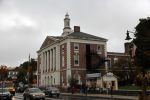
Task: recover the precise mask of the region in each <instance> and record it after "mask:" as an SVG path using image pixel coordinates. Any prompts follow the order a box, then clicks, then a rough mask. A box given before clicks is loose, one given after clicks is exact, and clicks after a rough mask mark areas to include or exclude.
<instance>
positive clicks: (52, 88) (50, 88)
mask: <svg viewBox="0 0 150 100" xmlns="http://www.w3.org/2000/svg"><path fill="white" fill-rule="evenodd" d="M47 89H48V90H58V89H57V88H56V87H48V88H47Z"/></svg>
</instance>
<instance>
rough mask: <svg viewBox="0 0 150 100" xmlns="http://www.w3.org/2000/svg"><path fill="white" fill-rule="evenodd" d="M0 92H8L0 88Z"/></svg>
mask: <svg viewBox="0 0 150 100" xmlns="http://www.w3.org/2000/svg"><path fill="white" fill-rule="evenodd" d="M0 92H8V90H7V89H5V88H3V89H2V88H0Z"/></svg>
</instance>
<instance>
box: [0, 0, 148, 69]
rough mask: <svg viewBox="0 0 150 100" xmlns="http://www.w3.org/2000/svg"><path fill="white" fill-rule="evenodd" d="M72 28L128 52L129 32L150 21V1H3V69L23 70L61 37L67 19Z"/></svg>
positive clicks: (0, 38) (0, 45) (0, 23)
mask: <svg viewBox="0 0 150 100" xmlns="http://www.w3.org/2000/svg"><path fill="white" fill-rule="evenodd" d="M66 12H68V13H69V15H70V19H71V23H70V24H71V28H72V29H73V26H77V25H78V26H80V28H81V31H82V32H85V33H89V34H92V35H96V36H99V37H103V38H106V39H108V42H107V49H108V51H111V52H124V42H126V41H125V40H124V39H125V37H126V31H127V30H130V31H134V28H135V26H136V25H137V24H138V23H139V19H140V18H147V17H150V0H0V65H7V66H9V67H15V66H19V65H20V64H21V63H23V62H24V61H27V60H28V56H29V53H30V56H31V58H36V57H37V53H36V51H38V50H39V48H40V46H41V45H42V43H43V42H44V39H45V38H46V36H60V35H61V34H62V32H63V25H64V22H63V20H64V16H65V14H66Z"/></svg>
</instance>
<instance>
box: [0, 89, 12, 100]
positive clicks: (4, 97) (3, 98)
mask: <svg viewBox="0 0 150 100" xmlns="http://www.w3.org/2000/svg"><path fill="white" fill-rule="evenodd" d="M12 97H13V95H12V94H11V93H10V92H9V90H8V89H7V88H0V100H12Z"/></svg>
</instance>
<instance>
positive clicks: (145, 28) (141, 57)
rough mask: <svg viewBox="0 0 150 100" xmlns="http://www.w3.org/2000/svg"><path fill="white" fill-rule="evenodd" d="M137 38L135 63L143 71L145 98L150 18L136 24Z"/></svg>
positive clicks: (149, 58)
mask: <svg viewBox="0 0 150 100" xmlns="http://www.w3.org/2000/svg"><path fill="white" fill-rule="evenodd" d="M135 29H136V33H135V37H136V38H135V39H134V40H133V42H134V44H135V45H136V47H137V49H136V53H135V63H136V65H137V66H139V67H140V68H141V71H142V80H141V81H142V90H143V92H142V96H141V97H144V100H145V97H146V96H145V92H146V87H147V85H148V84H147V82H146V81H147V77H146V72H147V70H148V69H150V18H147V19H140V23H139V24H138V25H137V26H136V28H135Z"/></svg>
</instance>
